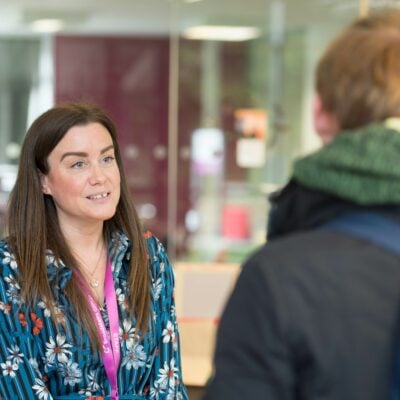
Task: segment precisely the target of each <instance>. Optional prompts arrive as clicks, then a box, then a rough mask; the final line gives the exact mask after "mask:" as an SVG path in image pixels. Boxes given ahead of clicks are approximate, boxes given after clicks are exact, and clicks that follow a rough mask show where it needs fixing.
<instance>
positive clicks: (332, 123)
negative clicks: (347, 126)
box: [313, 94, 340, 144]
mask: <svg viewBox="0 0 400 400" xmlns="http://www.w3.org/2000/svg"><path fill="white" fill-rule="evenodd" d="M313 122H314V129H315V131H316V132H317V134H318V136H319V137H320V138H321V140H322V143H323V144H327V143H329V142H331V141H332V139H333V138H334V137H335V136H336V134H337V133H338V132H339V130H340V127H339V122H338V120H337V118H336V116H335V115H334V114H333V113H331V112H329V111H327V110H326V109H325V107H324V105H323V103H322V100H321V98H320V97H319V95H318V94H316V95H315V97H314V101H313Z"/></svg>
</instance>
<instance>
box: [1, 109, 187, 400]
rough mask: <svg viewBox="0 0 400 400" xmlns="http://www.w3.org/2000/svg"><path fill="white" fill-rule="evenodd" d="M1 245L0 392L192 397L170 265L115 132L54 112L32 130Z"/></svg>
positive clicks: (102, 123)
mask: <svg viewBox="0 0 400 400" xmlns="http://www.w3.org/2000/svg"><path fill="white" fill-rule="evenodd" d="M8 234H9V235H8V237H7V238H6V239H5V240H2V241H1V242H0V266H1V269H0V395H1V397H2V398H4V399H17V398H18V399H71V400H72V399H86V398H91V399H95V398H99V399H101V398H107V399H112V400H114V399H147V398H151V399H153V398H154V399H167V398H168V399H186V398H187V394H186V390H185V388H184V386H183V383H182V376H181V370H180V353H179V338H178V331H177V323H176V316H175V306H174V301H173V285H174V281H173V273H172V268H171V266H170V264H169V262H168V259H167V256H166V254H165V251H164V249H163V247H162V245H161V244H160V242H159V241H158V240H157V239H156V238H155V237H154V236H152V235H151V234H146V235H143V232H142V227H141V224H140V221H139V218H138V215H137V213H136V211H135V208H134V206H133V203H132V200H131V197H130V194H129V190H128V187H127V183H126V179H125V175H124V170H123V166H122V161H121V155H120V151H119V146H118V142H117V138H116V129H115V126H114V124H113V122H112V121H111V119H110V118H109V117H108V116H107V115H106V114H105V113H104V111H102V110H101V109H99V108H97V107H95V106H91V105H86V104H67V105H62V106H58V107H55V108H52V109H50V110H49V111H47V112H45V113H44V114H42V115H41V116H40V117H39V118H37V119H36V121H35V122H34V123H33V124H32V126H31V127H30V129H29V130H28V132H27V135H26V137H25V140H24V143H23V146H22V151H21V157H20V165H19V172H18V176H17V181H16V184H15V187H14V189H13V191H12V193H11V197H10V202H9V213H8Z"/></svg>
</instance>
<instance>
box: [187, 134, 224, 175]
mask: <svg viewBox="0 0 400 400" xmlns="http://www.w3.org/2000/svg"><path fill="white" fill-rule="evenodd" d="M192 162H193V168H194V171H195V172H196V173H197V174H198V175H217V174H219V173H220V172H221V171H222V170H223V162H224V135H223V133H222V131H221V130H220V129H217V128H199V129H196V130H195V131H194V133H193V136H192Z"/></svg>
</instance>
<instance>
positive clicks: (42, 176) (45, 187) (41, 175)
mask: <svg viewBox="0 0 400 400" xmlns="http://www.w3.org/2000/svg"><path fill="white" fill-rule="evenodd" d="M37 172H38V174H39V179H40V184H41V186H42V192H43V193H44V194H48V195H51V190H50V188H49V185H48V183H47V175H45V174H44V173H43V172H41V171H40V170H37Z"/></svg>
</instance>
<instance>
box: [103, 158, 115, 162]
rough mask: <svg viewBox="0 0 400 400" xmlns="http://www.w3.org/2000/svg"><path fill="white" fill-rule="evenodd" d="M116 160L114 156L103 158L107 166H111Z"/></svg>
mask: <svg viewBox="0 0 400 400" xmlns="http://www.w3.org/2000/svg"><path fill="white" fill-rule="evenodd" d="M114 159H115V158H114V157H113V156H106V157H104V158H103V162H104V163H105V164H111V163H112V162H113V161H114Z"/></svg>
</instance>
